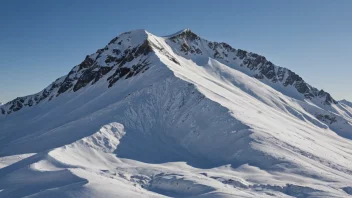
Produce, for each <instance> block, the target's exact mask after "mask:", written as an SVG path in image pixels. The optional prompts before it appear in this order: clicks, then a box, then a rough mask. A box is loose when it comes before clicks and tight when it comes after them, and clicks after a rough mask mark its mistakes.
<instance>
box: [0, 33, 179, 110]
mask: <svg viewBox="0 0 352 198" xmlns="http://www.w3.org/2000/svg"><path fill="white" fill-rule="evenodd" d="M124 34H126V35H127V34H130V32H127V33H124ZM124 34H122V35H124ZM119 38H120V37H116V38H114V39H113V40H111V41H110V43H109V45H110V44H117V45H122V42H124V41H123V40H121V41H118V40H119ZM126 41H129V38H128V39H126ZM109 45H107V46H105V47H104V48H102V49H99V50H97V52H96V53H95V54H92V55H90V56H86V57H85V59H84V60H83V61H82V62H81V63H80V64H79V65H77V66H76V67H74V68H73V69H72V70H71V71H70V72H69V73H68V75H67V76H66V77H64V78H61V79H60V80H59V79H58V80H56V81H55V82H54V83H53V84H51V85H50V86H49V87H47V88H46V89H44V90H43V91H41V92H40V93H38V94H35V95H31V96H27V97H22V98H16V99H15V100H13V101H11V102H9V103H7V104H5V105H4V106H2V107H1V109H0V113H1V114H10V113H12V112H15V111H19V110H21V109H22V108H23V107H25V106H28V107H31V106H33V105H36V104H38V103H39V102H40V101H42V100H44V99H46V98H47V99H48V101H50V100H52V99H53V98H54V97H57V96H59V95H60V94H62V93H65V92H67V91H69V90H72V91H78V90H80V89H82V88H83V87H86V86H87V85H90V84H94V83H96V82H98V81H99V80H100V79H101V78H103V77H104V76H105V75H107V74H108V73H109V72H110V71H112V70H113V69H115V72H114V74H112V75H111V76H110V77H109V78H108V82H109V87H111V86H113V84H114V83H115V82H116V81H117V80H119V79H121V78H122V77H124V76H125V78H126V79H128V78H131V77H133V76H135V75H137V74H139V73H143V72H144V71H146V70H147V69H149V65H150V63H149V62H148V61H147V58H145V59H144V60H140V61H139V62H138V63H136V64H135V65H132V66H129V67H126V66H125V65H126V63H129V62H131V61H132V60H134V59H136V58H138V57H140V56H147V55H148V54H149V53H150V52H152V51H153V49H152V47H151V46H150V43H149V42H148V40H147V39H146V40H145V41H144V42H143V43H142V44H140V45H139V46H136V47H134V48H130V47H128V48H126V49H121V47H120V48H119V47H116V49H112V53H111V54H107V55H106V58H105V60H103V61H104V62H105V63H106V65H107V66H101V65H99V64H98V62H99V61H98V59H101V58H102V57H105V56H104V52H106V51H107V50H108V49H109ZM114 46H116V45H114ZM175 61H176V59H175Z"/></svg>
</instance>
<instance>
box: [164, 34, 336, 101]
mask: <svg viewBox="0 0 352 198" xmlns="http://www.w3.org/2000/svg"><path fill="white" fill-rule="evenodd" d="M170 40H171V41H172V42H174V43H176V44H179V45H180V51H181V52H182V53H183V54H184V55H190V54H192V55H199V54H202V51H201V50H200V49H199V48H198V46H201V45H203V44H204V43H206V45H207V47H209V48H210V50H212V51H213V58H215V59H217V60H220V61H226V62H229V57H232V58H231V60H239V61H240V66H242V67H246V68H248V69H249V70H251V71H253V77H254V78H257V79H258V80H264V79H267V80H269V81H271V82H273V83H281V84H282V85H283V86H285V87H287V86H293V87H295V88H296V90H297V91H298V92H299V93H301V94H302V95H304V97H305V98H307V99H313V98H322V99H323V100H324V104H326V105H330V104H336V103H337V102H336V101H335V100H334V99H333V98H332V97H331V95H330V94H328V93H326V92H324V91H323V90H320V91H319V90H318V89H316V88H314V87H312V86H310V85H309V84H308V83H306V82H305V81H304V80H303V79H302V78H301V77H300V76H299V75H297V74H296V73H294V72H292V71H291V70H289V69H286V68H283V67H278V66H275V65H274V64H273V63H272V62H270V61H268V60H267V59H266V58H265V57H264V56H261V55H258V54H255V53H251V52H247V51H245V50H241V49H237V50H236V49H234V48H232V47H231V46H230V45H228V44H226V43H218V42H210V41H206V40H203V39H201V38H200V37H199V36H197V35H196V34H194V33H193V32H191V31H190V30H186V31H184V32H182V33H180V34H178V35H175V36H173V37H171V38H170Z"/></svg>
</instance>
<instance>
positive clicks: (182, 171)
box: [0, 29, 352, 197]
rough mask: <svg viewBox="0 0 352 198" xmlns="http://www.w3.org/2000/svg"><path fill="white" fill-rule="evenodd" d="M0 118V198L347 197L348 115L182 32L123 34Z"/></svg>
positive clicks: (282, 74) (232, 52) (319, 94)
mask: <svg viewBox="0 0 352 198" xmlns="http://www.w3.org/2000/svg"><path fill="white" fill-rule="evenodd" d="M1 112H2V113H0V163H1V164H4V165H1V166H2V168H1V169H0V197H24V196H28V197H273V196H274V197H348V196H350V195H352V184H351V180H352V144H351V143H352V141H351V139H352V109H351V108H350V107H348V105H346V104H345V103H341V102H336V101H335V100H334V99H333V98H332V97H331V96H330V94H328V93H327V92H325V91H323V90H318V89H316V88H314V87H312V86H311V85H308V84H307V83H305V81H304V80H303V79H302V78H300V77H299V76H298V75H297V74H295V73H294V72H292V71H290V70H288V69H286V68H282V67H279V66H276V65H274V64H272V63H271V62H270V61H267V60H266V59H265V58H264V57H262V56H260V55H257V54H254V53H248V52H245V51H243V50H239V49H237V50H236V49H234V48H232V47H230V46H229V45H227V44H225V43H217V42H211V41H207V40H205V39H202V38H200V37H199V36H198V35H196V34H194V33H193V32H191V31H190V30H189V29H186V30H183V31H180V32H178V33H175V34H172V35H169V36H164V37H158V36H155V35H153V34H151V33H149V32H146V31H145V30H135V31H131V32H127V33H123V34H121V35H120V36H118V37H116V38H114V39H113V40H112V41H111V42H110V43H109V44H108V45H107V46H106V47H105V48H103V49H100V50H98V51H97V52H96V53H94V54H91V55H89V56H87V57H86V58H85V60H84V61H83V62H82V63H81V64H79V65H77V66H75V67H74V68H73V69H72V70H71V71H70V73H69V74H68V75H66V76H64V77H61V78H59V79H57V80H56V81H55V82H54V83H52V84H51V85H50V86H48V87H47V88H46V89H44V90H43V91H42V92H40V93H37V94H34V95H31V96H26V97H20V98H17V99H15V100H13V101H11V102H9V103H7V104H5V105H4V106H2V107H1ZM16 156H18V157H16Z"/></svg>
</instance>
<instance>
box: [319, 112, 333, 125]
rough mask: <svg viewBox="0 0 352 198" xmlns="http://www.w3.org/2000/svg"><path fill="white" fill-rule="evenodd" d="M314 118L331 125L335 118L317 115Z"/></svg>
mask: <svg viewBox="0 0 352 198" xmlns="http://www.w3.org/2000/svg"><path fill="white" fill-rule="evenodd" d="M316 118H317V119H318V120H320V121H322V122H324V123H327V124H332V123H334V122H336V117H335V116H329V115H321V114H320V115H317V116H316Z"/></svg>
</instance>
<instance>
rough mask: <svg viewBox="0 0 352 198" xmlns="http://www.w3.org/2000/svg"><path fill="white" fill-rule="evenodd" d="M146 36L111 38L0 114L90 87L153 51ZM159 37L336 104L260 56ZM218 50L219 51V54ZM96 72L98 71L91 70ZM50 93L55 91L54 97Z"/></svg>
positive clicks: (187, 34) (182, 35)
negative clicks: (205, 51) (128, 41)
mask: <svg viewBox="0 0 352 198" xmlns="http://www.w3.org/2000/svg"><path fill="white" fill-rule="evenodd" d="M131 33H133V34H134V35H135V36H134V37H136V38H134V40H136V39H138V41H136V43H131V44H130V46H127V49H124V48H123V47H122V48H116V47H115V48H114V46H113V45H115V44H116V42H117V44H118V45H121V44H122V42H123V41H124V38H125V37H126V35H128V34H131ZM148 35H152V34H151V33H149V32H147V31H146V30H144V29H138V30H133V31H129V32H124V33H122V34H120V35H119V36H117V37H115V38H113V39H112V40H111V41H110V42H109V43H108V45H107V46H105V47H104V48H102V49H99V50H97V52H96V53H93V54H91V55H87V56H86V58H85V59H84V60H83V61H82V63H80V64H79V65H77V66H75V67H74V68H73V69H72V70H71V71H70V72H69V73H68V74H67V75H66V76H64V77H61V78H59V79H57V80H55V81H54V82H53V83H52V84H50V85H49V86H48V87H46V88H45V89H44V90H42V91H41V92H39V93H36V94H33V95H28V96H24V97H18V98H16V99H14V100H11V101H9V102H7V103H6V104H5V105H4V106H3V107H2V108H1V111H0V114H3V115H5V114H11V113H12V112H16V111H18V110H20V109H22V108H23V107H24V106H28V107H31V106H33V105H35V104H39V103H40V102H41V101H42V100H44V99H47V98H48V101H50V100H51V99H53V98H55V97H57V96H59V95H60V94H62V93H64V92H66V91H68V90H69V89H72V88H73V89H72V91H74V92H75V91H78V90H79V89H80V88H82V87H84V86H86V85H87V84H89V83H91V84H94V83H95V82H96V81H98V80H99V79H100V78H101V77H102V76H103V75H106V74H107V73H109V72H110V71H111V70H112V69H113V68H114V67H116V66H118V65H123V64H124V63H125V62H128V61H130V60H133V59H134V58H135V57H133V56H138V55H140V54H138V53H141V52H142V51H143V53H150V52H151V51H152V50H153V48H151V47H152V46H155V44H154V43H151V42H149V41H148ZM153 36H155V35H153ZM121 37H122V39H121ZM163 37H164V38H167V39H169V40H171V41H173V42H176V40H177V38H179V40H182V39H188V40H189V41H190V43H187V42H183V43H182V47H181V51H182V52H183V53H184V54H185V55H188V53H190V54H201V51H200V49H199V48H197V47H195V46H194V45H192V44H191V43H192V42H194V41H195V40H202V41H205V42H206V43H207V44H208V45H209V48H211V49H212V50H214V54H212V56H213V57H214V58H216V59H221V60H224V59H225V58H227V56H228V55H229V53H236V54H235V55H234V56H233V59H234V60H236V59H237V58H238V59H240V60H241V61H242V63H241V67H244V68H248V69H249V70H250V71H251V72H246V73H247V74H248V75H250V76H253V77H255V78H257V79H259V80H262V81H265V80H268V81H271V82H273V83H281V84H283V86H284V87H287V86H295V88H296V89H297V90H298V92H299V93H300V94H303V95H304V98H306V99H314V98H322V102H321V103H322V104H324V105H330V104H337V101H336V100H334V99H333V98H332V96H331V95H330V94H329V93H327V92H325V91H324V90H318V89H316V88H314V87H313V86H311V85H309V84H308V83H306V82H305V81H304V80H303V79H302V78H301V77H300V76H299V75H297V74H296V73H294V72H292V71H291V70H289V69H287V68H283V67H279V66H276V65H274V64H273V63H271V62H270V61H268V60H266V58H265V57H264V56H261V55H258V54H255V53H252V52H247V51H245V50H241V49H238V50H236V49H234V48H232V47H231V46H230V45H228V44H226V43H223V42H220V43H218V42H211V41H208V40H205V39H202V38H201V37H199V36H198V35H197V34H195V33H193V32H192V31H191V30H190V29H188V28H187V29H184V30H181V31H178V32H176V33H174V34H171V35H168V36H163ZM119 38H120V39H119ZM127 39H129V38H127ZM141 42H143V43H141ZM181 42H182V41H181ZM189 44H191V48H189V46H188V45H189ZM138 45H140V46H138ZM109 47H110V48H112V51H111V52H110V54H107V55H106V57H105V59H102V58H101V57H100V56H101V55H102V54H103V55H104V52H105V51H106V50H108V49H109ZM131 47H132V49H131ZM137 47H139V49H140V50H139V51H137V49H136V48H137ZM122 49H123V52H121V51H120V50H122ZM129 50H130V51H129ZM219 50H220V51H222V52H221V54H220V52H219ZM224 50H225V51H224ZM120 53H121V55H120ZM134 53H137V54H134ZM119 55H120V56H119ZM224 61H226V62H227V63H228V62H229V60H224ZM109 63H112V64H115V65H111V64H109ZM147 65H148V63H146V62H141V63H139V64H137V65H136V66H135V67H136V70H135V71H133V72H136V73H139V72H140V71H141V70H143V69H144V67H147ZM118 67H119V66H118ZM137 67H140V68H137ZM87 68H89V70H88V71H86V69H87ZM96 69H98V70H97V71H94V70H96ZM128 69H129V68H127V69H126V68H122V69H121V71H120V73H119V72H117V73H116V72H115V74H114V75H112V76H110V77H111V78H110V79H109V87H111V86H112V85H113V83H114V81H115V80H116V78H114V76H115V77H116V76H119V75H125V74H127V73H129V74H128V76H127V77H131V76H130V75H133V74H132V71H128ZM82 71H83V72H82ZM77 72H78V74H76V75H75V73H77ZM126 72H127V73H126ZM73 75H75V76H73ZM120 77H122V76H120ZM63 78H65V79H63ZM72 83H75V84H74V85H73V84H72ZM53 92H55V94H54V93H53ZM304 98H301V99H304Z"/></svg>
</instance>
